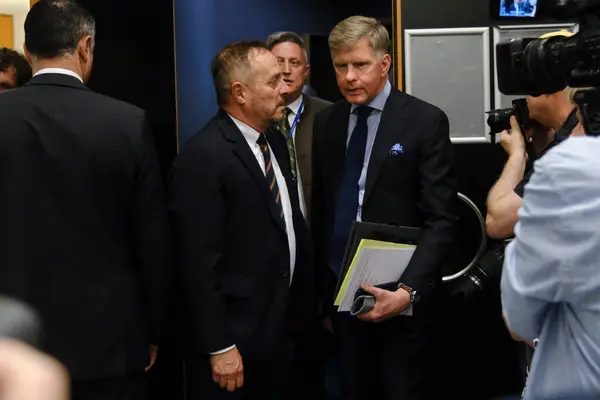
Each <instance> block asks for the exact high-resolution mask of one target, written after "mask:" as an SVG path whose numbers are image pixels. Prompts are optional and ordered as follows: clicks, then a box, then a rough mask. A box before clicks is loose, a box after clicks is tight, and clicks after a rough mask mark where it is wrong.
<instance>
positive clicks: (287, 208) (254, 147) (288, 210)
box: [210, 115, 296, 356]
mask: <svg viewBox="0 0 600 400" xmlns="http://www.w3.org/2000/svg"><path fill="white" fill-rule="evenodd" d="M229 117H230V118H231V119H232V120H233V122H234V123H235V125H236V126H237V127H238V129H239V130H240V131H241V132H242V135H244V139H246V142H247V143H248V146H249V147H250V150H251V151H252V154H254V157H256V161H257V162H258V165H259V166H260V169H261V170H262V172H263V174H265V176H266V173H265V159H264V158H263V154H262V151H261V149H260V146H259V145H258V143H256V141H257V140H258V138H259V137H260V133H259V132H258V131H256V129H254V128H252V127H251V126H248V125H246V124H245V123H243V122H242V121H240V120H238V119H236V118H234V117H232V116H231V115H229ZM269 151H270V152H271V160H272V161H273V171H274V172H275V178H276V179H277V186H279V194H280V197H281V205H282V207H283V219H284V221H285V227H286V229H287V237H288V246H289V250H290V284H291V282H292V278H293V276H294V267H295V265H296V233H295V231H294V220H293V214H292V202H291V200H290V194H289V192H288V189H287V184H286V182H285V178H284V177H283V174H282V173H281V169H280V168H279V164H278V163H277V158H276V157H275V154H274V153H273V150H272V149H271V146H270V145H269ZM234 348H235V345H233V346H229V347H227V348H225V349H223V350H219V351H215V352H214V353H210V354H211V355H213V356H214V355H218V354H222V353H226V352H228V351H229V350H232V349H234Z"/></svg>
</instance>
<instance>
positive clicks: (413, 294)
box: [396, 283, 421, 304]
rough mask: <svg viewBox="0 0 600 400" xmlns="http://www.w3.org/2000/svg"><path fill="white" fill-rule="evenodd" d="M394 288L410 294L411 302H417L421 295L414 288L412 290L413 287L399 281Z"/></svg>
mask: <svg viewBox="0 0 600 400" xmlns="http://www.w3.org/2000/svg"><path fill="white" fill-rule="evenodd" d="M396 289H403V290H406V291H407V292H408V294H409V296H410V303H411V304H417V303H418V302H419V300H420V298H421V296H420V295H419V294H418V293H417V291H416V290H414V289H413V288H411V287H410V286H408V285H405V284H404V283H399V284H398V286H397V287H396Z"/></svg>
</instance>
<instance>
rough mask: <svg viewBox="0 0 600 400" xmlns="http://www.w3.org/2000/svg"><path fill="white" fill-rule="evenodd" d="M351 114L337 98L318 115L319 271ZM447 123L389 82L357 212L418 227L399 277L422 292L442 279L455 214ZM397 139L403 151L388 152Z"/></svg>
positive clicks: (324, 262)
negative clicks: (417, 237)
mask: <svg viewBox="0 0 600 400" xmlns="http://www.w3.org/2000/svg"><path fill="white" fill-rule="evenodd" d="M349 114H350V104H348V103H347V102H346V101H341V102H338V103H336V104H334V105H332V106H331V107H329V108H327V109H325V110H324V111H322V112H321V113H319V115H317V118H316V119H315V126H314V149H313V201H312V204H313V210H312V222H311V228H312V231H313V232H314V234H313V239H314V241H315V249H316V252H315V255H316V257H317V258H316V260H317V265H318V268H319V270H320V271H327V270H328V269H329V267H328V249H329V244H330V240H331V236H332V230H333V221H334V213H335V204H336V196H337V192H338V189H339V186H340V183H341V178H342V173H343V168H344V158H345V151H346V138H347V136H348V118H349ZM448 131H449V128H448V118H447V117H446V115H445V114H444V113H443V112H442V111H441V110H440V109H438V108H436V107H434V106H432V105H430V104H427V103H425V102H423V101H421V100H419V99H417V98H414V97H412V96H410V95H407V94H405V93H402V92H399V91H397V90H395V89H392V91H391V94H390V96H389V98H388V100H387V103H386V105H385V107H384V109H383V114H382V116H381V122H380V124H379V130H378V132H377V136H376V138H375V142H374V145H373V150H372V153H371V159H370V162H369V166H368V172H367V182H366V191H365V197H364V203H363V208H362V220H363V221H369V222H377V223H385V224H392V225H400V226H415V227H422V228H423V233H422V235H421V237H420V240H419V245H418V248H417V250H416V252H415V254H414V256H413V258H412V260H411V262H410V264H409V265H408V267H407V269H406V271H405V272H404V274H403V276H402V278H401V281H402V282H403V283H405V284H407V285H409V286H411V287H413V288H414V289H415V290H417V291H418V292H419V293H421V295H422V296H423V298H426V297H427V296H428V295H429V294H430V293H431V291H432V288H433V287H435V286H436V285H438V284H439V283H440V282H441V267H442V263H443V261H444V257H445V255H446V252H447V249H448V247H449V244H450V243H451V242H452V241H453V238H454V233H455V225H456V221H457V218H456V216H455V202H456V198H457V197H456V196H457V194H456V187H457V179H456V175H455V174H454V171H453V152H452V145H451V143H450V137H449V132H448ZM395 144H399V145H401V146H402V148H403V152H402V153H400V154H398V155H393V154H392V153H391V152H390V149H391V148H392V146H394V145H395ZM327 301H328V300H327Z"/></svg>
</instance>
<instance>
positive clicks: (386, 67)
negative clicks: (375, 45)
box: [381, 54, 392, 76]
mask: <svg viewBox="0 0 600 400" xmlns="http://www.w3.org/2000/svg"><path fill="white" fill-rule="evenodd" d="M381 65H382V70H381V76H387V74H388V73H389V71H390V68H391V66H392V57H390V55H389V54H384V55H383V59H382V60H381Z"/></svg>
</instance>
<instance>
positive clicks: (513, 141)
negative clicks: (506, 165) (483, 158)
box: [500, 116, 527, 157]
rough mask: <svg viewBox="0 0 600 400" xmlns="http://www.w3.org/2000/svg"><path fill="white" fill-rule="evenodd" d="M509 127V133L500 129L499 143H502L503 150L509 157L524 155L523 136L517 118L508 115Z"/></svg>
mask: <svg viewBox="0 0 600 400" xmlns="http://www.w3.org/2000/svg"><path fill="white" fill-rule="evenodd" d="M510 128H511V129H510V130H511V132H510V133H509V132H508V131H502V133H501V134H500V143H501V144H502V147H503V148H504V151H506V153H507V154H508V156H509V157H512V156H516V155H519V156H520V155H526V154H527V152H526V150H525V138H524V137H523V134H522V133H521V128H520V127H519V123H518V122H517V118H516V117H514V116H512V117H510Z"/></svg>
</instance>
